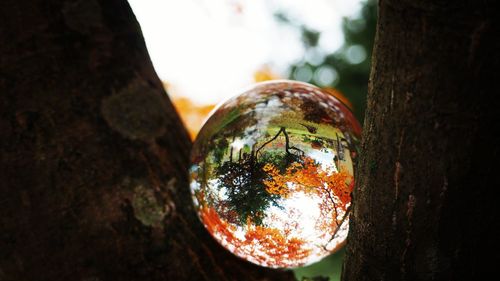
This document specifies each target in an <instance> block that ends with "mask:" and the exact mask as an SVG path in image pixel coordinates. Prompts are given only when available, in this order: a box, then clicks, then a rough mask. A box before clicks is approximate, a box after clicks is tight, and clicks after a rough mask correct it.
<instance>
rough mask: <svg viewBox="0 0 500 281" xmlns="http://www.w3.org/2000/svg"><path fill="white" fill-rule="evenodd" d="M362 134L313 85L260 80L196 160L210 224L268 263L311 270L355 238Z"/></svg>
mask: <svg viewBox="0 0 500 281" xmlns="http://www.w3.org/2000/svg"><path fill="white" fill-rule="evenodd" d="M360 133H361V127H360V125H359V123H358V122H357V121H356V119H355V117H354V116H353V114H352V113H351V112H350V110H349V109H348V108H347V107H346V106H345V105H344V104H343V103H341V102H340V101H339V100H338V99H336V98H335V97H334V96H332V95H330V94H328V93H326V92H324V91H322V90H321V89H319V88H317V87H315V86H313V85H310V84H306V83H300V82H294V81H287V80H278V81H272V82H265V83H259V84H257V85H256V86H254V87H252V88H251V89H249V90H247V91H245V92H244V93H242V94H240V95H238V96H236V97H233V98H231V99H229V100H227V101H226V102H224V103H222V104H221V105H220V106H219V107H218V108H217V109H216V110H215V111H214V112H213V113H212V115H211V116H210V118H209V119H208V121H207V122H206V123H205V125H204V126H203V128H202V129H201V131H200V133H199V135H198V137H197V138H196V141H195V143H194V147H193V150H192V154H191V164H192V166H191V168H190V176H191V184H190V185H191V192H192V195H193V200H194V204H195V206H196V210H197V212H198V214H199V217H200V219H201V221H202V222H203V224H204V225H205V227H206V228H207V230H208V231H209V232H210V233H211V234H212V236H213V237H214V238H215V239H216V240H217V241H218V242H219V243H220V244H222V245H223V246H224V247H225V248H226V249H228V250H229V251H231V252H232V253H234V254H235V255H237V256H239V257H241V258H243V259H246V260H248V261H250V262H253V263H255V264H258V265H261V266H267V267H274V268H289V267H297V266H303V265H306V264H310V263H313V262H316V261H318V260H320V259H321V258H323V257H325V256H327V255H328V254H331V253H333V252H335V251H336V250H338V249H339V248H340V247H341V246H342V245H343V244H344V242H345V239H346V236H347V231H348V217H349V206H350V202H351V195H350V194H351V191H352V189H353V186H354V171H353V167H354V161H355V160H356V157H357V151H358V145H359V139H360Z"/></svg>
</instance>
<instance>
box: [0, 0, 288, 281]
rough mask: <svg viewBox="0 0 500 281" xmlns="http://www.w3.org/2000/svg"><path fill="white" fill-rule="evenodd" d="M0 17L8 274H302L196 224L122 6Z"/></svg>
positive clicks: (180, 163) (106, 1)
mask: <svg viewBox="0 0 500 281" xmlns="http://www.w3.org/2000/svg"><path fill="white" fill-rule="evenodd" d="M0 19H1V23H0V114H1V118H0V151H1V156H0V157H1V161H0V196H1V197H0V280H9V281H10V280H87V281H90V280H92V281H97V280H293V276H292V274H291V273H290V272H280V271H271V270H265V269H263V268H259V267H257V266H254V265H251V264H249V263H247V262H244V261H242V260H240V259H237V258H235V257H234V256H232V255H231V254H229V253H228V252H227V251H225V250H223V249H222V248H221V247H220V246H218V244H216V243H215V242H214V240H212V238H211V237H209V235H208V234H207V232H206V231H205V230H204V229H203V226H202V225H201V223H200V222H199V221H198V220H197V218H196V216H195V213H194V211H193V209H192V207H191V199H190V195H189V189H188V183H187V166H188V154H189V149H190V145H191V144H190V140H189V138H188V135H187V134H186V132H185V129H184V128H183V127H182V125H181V122H180V120H179V118H178V116H177V115H176V113H175V110H174V108H173V107H172V105H171V103H170V102H169V100H168V98H167V96H166V94H165V92H164V90H163V89H162V85H161V83H160V81H159V79H158V78H157V76H156V74H155V72H154V70H153V67H152V65H151V62H150V60H149V57H148V54H147V52H146V48H145V46H144V42H143V39H142V35H141V32H140V28H139V25H138V24H137V22H136V20H135V18H134V16H133V14H132V12H131V10H130V8H129V6H128V4H127V3H126V1H125V0H68V1H56V0H32V1H18V0H4V1H1V2H0ZM172 44H182V42H172ZM165 52H168V50H165Z"/></svg>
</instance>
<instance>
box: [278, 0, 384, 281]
mask: <svg viewBox="0 0 500 281" xmlns="http://www.w3.org/2000/svg"><path fill="white" fill-rule="evenodd" d="M276 19H277V20H279V21H280V22H282V23H284V24H290V25H291V26H294V27H296V28H298V29H299V30H300V32H301V36H302V42H303V44H304V48H305V54H304V56H303V58H302V59H301V60H300V61H298V62H297V63H295V64H293V65H291V66H290V68H289V77H288V78H289V79H293V80H299V81H304V82H308V83H312V84H315V85H317V86H319V87H331V88H335V89H337V90H339V91H340V92H341V93H342V94H343V95H344V96H345V97H346V98H347V99H348V100H349V101H350V102H351V103H352V105H353V111H354V114H355V115H356V117H357V119H358V120H359V121H360V122H363V120H364V112H365V109H366V97H367V93H368V78H369V75H370V67H371V65H370V62H371V55H372V48H373V42H374V39H375V25H376V20H377V2H376V1H374V0H366V1H365V2H364V3H363V7H362V9H361V11H360V12H359V14H357V15H356V16H354V17H351V18H345V19H344V20H343V24H342V29H343V33H344V38H345V41H344V44H343V46H342V47H341V48H340V49H338V50H337V51H335V52H334V53H329V54H325V52H324V50H321V49H320V47H319V46H318V42H319V40H320V38H321V33H319V32H317V31H315V30H313V29H311V28H309V27H307V26H305V25H303V24H297V23H294V22H291V21H290V20H289V19H288V18H287V16H286V15H284V14H280V13H278V14H276ZM344 255H345V250H343V249H342V250H341V251H339V252H337V253H335V254H333V255H330V256H329V257H327V258H325V259H323V260H322V261H320V262H318V263H315V264H312V265H309V266H306V267H301V268H296V269H294V272H295V276H296V278H297V280H302V281H304V280H322V281H323V280H329V281H338V280H340V274H341V269H342V262H343V259H344Z"/></svg>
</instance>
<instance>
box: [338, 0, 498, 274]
mask: <svg viewBox="0 0 500 281" xmlns="http://www.w3.org/2000/svg"><path fill="white" fill-rule="evenodd" d="M494 4H495V1H463V0H461V1H428V0H420V1H409V0H405V1H395V0H391V1H388V0H381V1H380V2H379V21H378V28H377V38H376V43H375V50H374V57H373V64H372V73H371V79H370V80H371V81H370V90H369V96H368V109H367V114H366V119H365V125H364V126H365V129H364V137H363V138H364V140H363V145H362V153H361V159H360V162H359V163H358V169H357V172H358V178H357V186H356V188H355V191H354V202H353V214H352V218H351V223H350V234H349V239H348V240H349V241H348V245H347V257H346V261H345V263H344V271H343V278H342V279H343V280H348V281H360V280H367V281H374V280H398V281H400V280H488V279H486V278H484V277H485V274H486V273H487V272H493V271H494V270H495V269H496V268H495V267H494V265H493V264H494V263H496V262H498V260H499V259H498V252H497V248H498V247H497V244H498V237H500V236H499V232H498V230H495V228H494V226H495V225H497V224H498V205H499V204H498V202H497V201H498V197H495V196H494V192H495V191H496V190H495V189H497V188H498V187H499V186H500V185H499V184H498V183H499V181H498V176H495V174H494V173H495V172H496V171H495V170H496V168H495V166H496V165H495V164H496V163H495V162H497V161H496V160H497V159H498V156H499V147H498V144H499V143H500V142H499V137H498V135H499V134H498V130H497V129H496V126H495V125H496V124H497V121H498V119H499V118H498V113H497V112H496V110H497V108H498V101H497V100H498V98H497V97H495V96H496V95H498V89H497V87H495V86H496V85H497V83H498V78H500V77H499V76H498V70H499V69H500V53H499V52H498V51H499V50H500V46H499V42H500V41H499V40H498V39H499V38H500V32H499V17H498V15H497V14H496V13H495V12H496V11H495V9H494V8H493V7H494V6H495V5H494ZM493 276H496V272H495V275H493ZM482 278H483V279H482Z"/></svg>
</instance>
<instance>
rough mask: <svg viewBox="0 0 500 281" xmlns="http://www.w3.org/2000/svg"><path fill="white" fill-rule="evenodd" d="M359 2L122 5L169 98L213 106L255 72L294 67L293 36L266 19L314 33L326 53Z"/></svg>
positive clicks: (205, 0) (195, 0)
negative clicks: (278, 16)
mask: <svg viewBox="0 0 500 281" xmlns="http://www.w3.org/2000/svg"><path fill="white" fill-rule="evenodd" d="M360 2H361V0H129V3H130V5H131V6H132V9H133V10H134V13H135V15H136V17H137V19H138V21H139V23H140V25H141V28H142V32H143V34H144V37H145V40H146V45H147V47H148V50H149V54H150V56H151V59H152V61H153V64H154V66H155V69H156V71H157V73H158V75H159V76H160V78H161V79H162V80H163V81H166V82H168V83H169V84H170V85H171V86H172V88H170V94H175V95H183V96H187V97H190V98H191V99H193V100H194V101H196V102H198V103H200V104H205V103H217V102H219V101H221V100H223V99H225V98H226V97H228V96H232V95H235V94H238V93H239V92H240V90H241V89H242V88H244V87H246V86H248V85H249V84H251V83H252V82H253V74H254V73H255V71H256V70H258V69H260V68H261V67H262V66H263V65H266V64H267V65H269V66H270V67H271V68H272V69H273V70H274V71H275V72H277V73H278V74H281V75H285V74H284V71H285V70H286V66H287V65H289V64H290V63H292V62H294V61H296V60H298V59H301V58H302V56H303V47H302V43H301V41H300V34H299V33H298V31H297V30H296V29H293V28H290V27H288V26H285V25H281V24H280V23H278V22H277V21H276V20H275V19H274V18H273V14H274V13H275V12H277V11H283V12H284V13H285V14H286V15H287V16H289V17H290V18H291V19H297V20H298V22H300V23H304V24H306V25H307V26H308V27H310V28H313V29H315V30H318V31H320V32H321V33H322V37H321V41H320V47H321V48H322V49H323V50H325V51H327V52H331V51H334V50H336V49H337V48H339V47H340V46H341V45H342V43H343V36H342V31H341V21H342V17H344V16H350V15H353V14H355V13H357V12H358V11H359V8H360Z"/></svg>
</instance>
